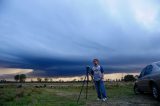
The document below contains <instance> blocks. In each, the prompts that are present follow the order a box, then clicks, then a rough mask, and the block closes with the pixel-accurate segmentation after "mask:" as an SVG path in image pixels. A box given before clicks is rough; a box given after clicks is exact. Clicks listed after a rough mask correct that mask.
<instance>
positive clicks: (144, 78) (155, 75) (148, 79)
mask: <svg viewBox="0 0 160 106" xmlns="http://www.w3.org/2000/svg"><path fill="white" fill-rule="evenodd" d="M134 93H135V94H139V93H151V94H152V96H153V97H154V98H155V99H157V100H160V62H154V63H152V64H149V65H147V66H146V67H145V68H144V69H143V70H142V71H141V73H140V75H139V76H138V79H137V81H136V82H135V84H134Z"/></svg>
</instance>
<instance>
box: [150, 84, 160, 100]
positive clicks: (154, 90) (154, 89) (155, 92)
mask: <svg viewBox="0 0 160 106" xmlns="http://www.w3.org/2000/svg"><path fill="white" fill-rule="evenodd" d="M159 93H160V91H159V89H158V87H157V86H156V85H155V84H153V85H152V96H153V97H154V98H155V99H158V100H160V94H159Z"/></svg>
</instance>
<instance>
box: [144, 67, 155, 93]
mask: <svg viewBox="0 0 160 106" xmlns="http://www.w3.org/2000/svg"><path fill="white" fill-rule="evenodd" d="M152 71H153V66H152V65H148V66H147V67H146V70H145V72H144V76H143V87H144V91H146V92H148V91H150V86H149V82H150V79H151V73H152Z"/></svg>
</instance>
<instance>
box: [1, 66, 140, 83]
mask: <svg viewBox="0 0 160 106" xmlns="http://www.w3.org/2000/svg"><path fill="white" fill-rule="evenodd" d="M32 72H33V69H17V68H1V69H0V76H3V75H15V74H27V73H32ZM128 74H130V75H134V76H135V75H139V73H109V74H105V75H104V80H108V79H109V80H116V79H122V78H123V77H124V76H125V75H128ZM37 77H38V76H37ZM37 77H30V76H28V78H27V80H26V81H31V80H32V81H37ZM46 78H49V79H52V80H53V81H60V80H61V81H73V80H76V81H78V80H79V81H81V80H84V75H82V76H68V77H46ZM7 80H11V81H13V80H14V78H7ZM42 80H44V77H42Z"/></svg>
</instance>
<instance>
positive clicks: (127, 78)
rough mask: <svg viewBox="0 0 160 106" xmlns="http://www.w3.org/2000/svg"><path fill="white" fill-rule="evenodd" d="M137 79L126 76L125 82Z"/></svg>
mask: <svg viewBox="0 0 160 106" xmlns="http://www.w3.org/2000/svg"><path fill="white" fill-rule="evenodd" d="M135 80H136V78H135V77H134V76H133V75H125V76H124V81H125V82H128V81H135Z"/></svg>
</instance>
